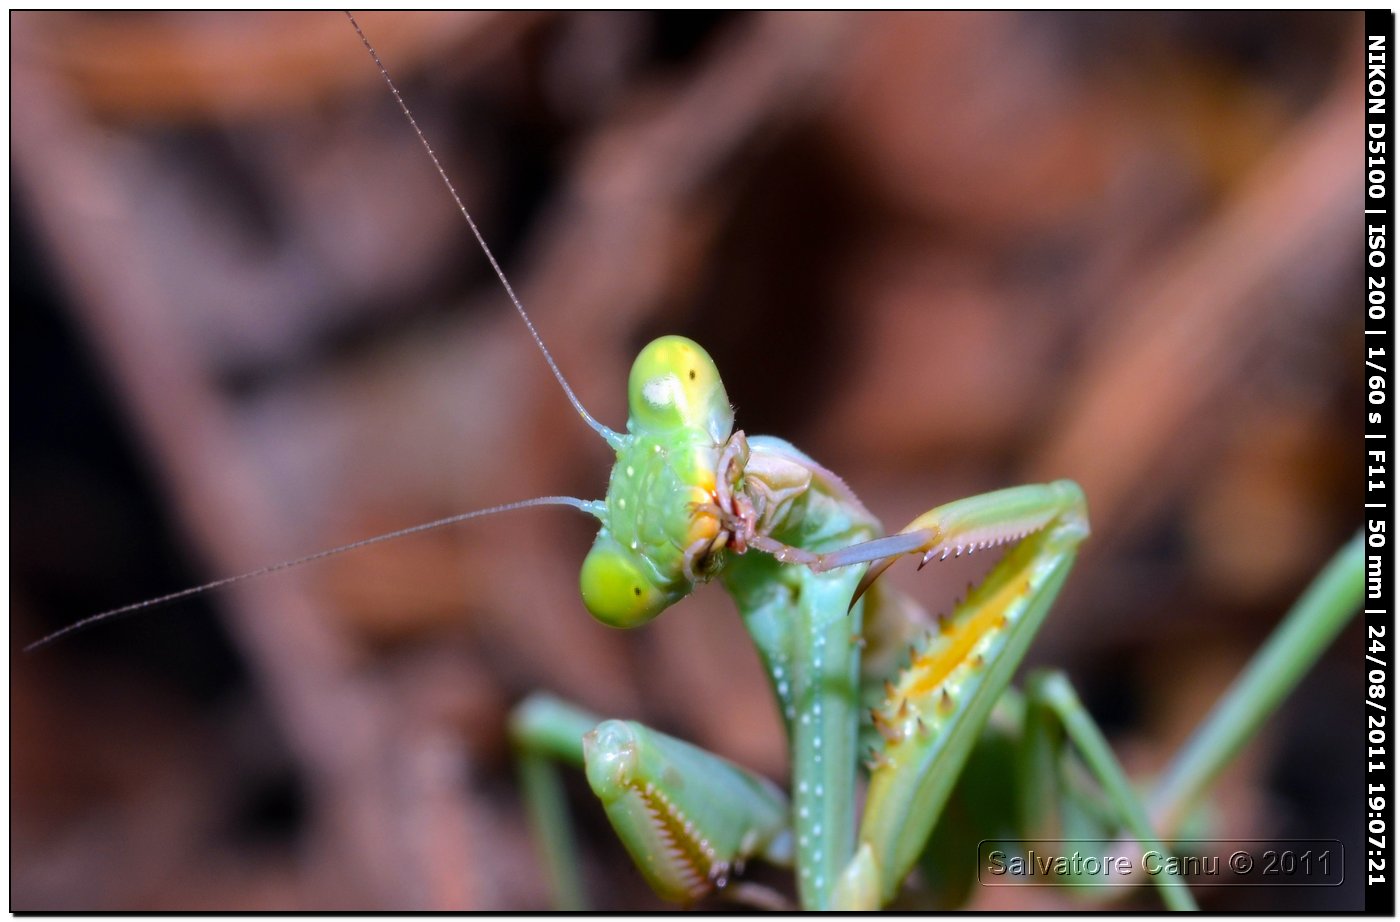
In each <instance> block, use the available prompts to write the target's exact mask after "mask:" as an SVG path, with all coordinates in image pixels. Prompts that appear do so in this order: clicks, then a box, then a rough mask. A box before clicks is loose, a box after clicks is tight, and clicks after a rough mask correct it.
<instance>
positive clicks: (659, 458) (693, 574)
mask: <svg viewBox="0 0 1400 922" xmlns="http://www.w3.org/2000/svg"><path fill="white" fill-rule="evenodd" d="M627 406H628V415H627V434H626V435H624V436H622V437H621V439H620V444H619V445H618V448H617V463H616V464H615V465H614V466H613V471H612V477H611V478H610V480H609V481H608V495H607V499H606V500H605V503H606V507H607V509H606V515H605V516H604V519H603V527H602V529H601V530H600V531H599V532H598V537H597V539H596V540H595V541H594V542H593V549H592V550H591V551H589V553H588V556H587V558H585V559H584V562H583V570H582V572H581V573H580V574H579V589H580V590H581V592H582V594H583V602H584V605H585V606H587V608H588V610H589V612H591V613H592V614H593V617H595V618H597V619H598V620H599V621H602V622H603V623H604V624H608V625H611V626H612V627H636V626H637V625H640V624H644V623H646V622H647V621H650V620H651V619H652V618H654V617H656V616H657V615H658V614H660V613H661V612H662V611H664V610H665V609H666V608H667V607H669V606H671V605H673V604H674V603H676V602H678V601H680V600H681V599H682V598H684V597H685V596H686V595H687V594H688V593H689V592H690V590H691V589H693V588H694V586H695V582H696V581H697V580H701V579H706V578H708V577H709V576H712V575H713V574H714V572H715V571H716V569H717V568H718V566H719V562H720V561H719V554H718V551H719V550H721V549H722V547H723V546H724V543H725V535H726V531H725V529H724V527H723V517H722V514H721V511H720V506H719V505H718V504H717V500H716V481H717V474H716V471H717V469H718V467H719V459H720V455H721V453H722V451H723V449H724V446H725V444H726V442H727V441H728V440H729V437H730V431H731V430H732V429H733V426H734V410H733V408H731V407H730V405H729V397H728V396H727V395H726V394H725V391H724V384H723V383H722V382H721V381H720V378H719V370H718V369H717V368H715V363H714V360H713V359H711V358H710V356H709V353H707V352H706V351H705V350H704V349H703V348H701V347H700V345H699V344H698V343H695V342H693V341H691V340H689V339H686V338H685V337H683V336H663V337H661V338H660V339H657V340H653V341H652V342H651V343H649V344H648V345H647V346H646V348H644V349H643V350H642V351H641V354H639V355H638V356H637V360H636V361H635V362H634V363H633V364H632V373H631V375H630V377H629V378H628V383H627Z"/></svg>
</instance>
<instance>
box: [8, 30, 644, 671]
mask: <svg viewBox="0 0 1400 922" xmlns="http://www.w3.org/2000/svg"><path fill="white" fill-rule="evenodd" d="M345 16H346V18H347V19H349V20H350V25H351V26H353V27H354V29H355V34H356V35H358V36H359V37H360V42H361V43H362V44H363V45H364V46H365V50H367V51H368V52H369V54H370V57H371V58H373V59H374V63H375V66H376V67H378V68H379V73H380V76H382V77H383V78H384V82H385V83H386V84H387V85H388V87H389V91H390V92H392V93H393V94H394V101H395V102H397V103H398V105H399V110H400V111H401V112H403V115H404V118H406V119H407V120H408V124H409V125H410V126H411V127H412V128H413V133H414V134H415V135H417V136H418V142H419V143H420V144H422V145H423V150H425V151H427V153H428V157H429V159H430V160H432V162H433V168H434V169H436V170H437V174H438V176H439V177H441V179H442V182H443V185H445V186H446V187H447V191H448V193H449V194H450V195H451V196H452V201H453V202H455V203H456V205H457V210H458V211H460V212H461V213H462V217H463V218H465V219H466V222H467V227H469V228H471V232H472V236H474V237H475V238H476V242H477V244H478V245H479V246H480V247H481V251H482V252H483V253H485V254H486V259H487V261H488V262H490V263H491V268H492V270H494V271H495V273H496V278H497V279H499V280H500V282H501V287H503V288H504V289H505V291H506V295H507V296H509V298H510V303H511V304H513V305H514V306H515V312H516V313H517V314H519V315H520V319H521V320H522V321H524V323H525V328H526V329H527V330H529V331H530V337H531V338H532V339H534V341H535V345H536V346H537V347H538V348H539V350H540V354H541V355H543V356H544V360H545V362H546V363H548V365H549V370H550V371H551V372H553V373H554V380H556V381H558V382H559V386H560V387H561V388H562V389H563V391H564V396H566V397H568V398H569V403H570V404H572V405H573V408H574V409H575V410H576V411H578V414H579V416H581V417H583V421H584V422H585V423H587V424H588V425H589V427H590V428H591V429H592V430H593V431H594V432H596V433H598V434H599V435H600V436H602V437H603V439H604V440H605V441H606V442H607V443H608V444H609V445H610V446H611V447H612V448H613V449H617V448H619V447H620V446H621V445H622V443H623V441H624V439H625V437H624V436H623V435H622V434H621V433H618V432H616V431H614V430H612V429H609V428H608V427H607V426H604V425H603V424H602V423H600V422H598V421H597V420H596V419H594V418H593V415H592V414H591V413H589V412H588V410H586V409H585V408H584V406H583V404H582V403H581V402H580V401H579V399H578V397H577V395H575V394H574V390H573V388H571V387H570V386H569V382H568V381H567V380H566V379H565V378H564V373H563V372H561V371H560V370H559V366H558V365H557V364H555V361H554V356H553V355H552V354H551V353H550V351H549V348H548V347H547V346H545V344H544V339H542V338H541V337H540V334H539V331H538V330H536V329H535V324H534V322H533V321H531V320H530V315H529V314H527V313H526V312H525V305H524V304H522V303H521V301H520V298H519V297H518V296H517V295H516V293H515V289H514V288H512V287H511V284H510V280H509V279H507V278H506V274H505V271H504V270H503V269H502V268H501V265H500V263H498V262H497V261H496V256H495V254H494V253H492V252H491V247H489V246H488V245H487V243H486V238H485V237H484V236H482V233H481V230H480V229H479V228H477V226H476V221H474V220H473V219H472V216H471V212H469V211H467V206H466V205H465V204H463V203H462V197H461V196H460V195H458V194H457V188H456V186H454V185H453V184H452V180H451V178H449V177H448V175H447V171H446V170H445V169H443V166H442V162H441V161H440V160H439V159H438V155H437V152H436V151H434V150H433V146H432V145H431V144H429V143H428V138H427V135H425V134H424V133H423V129H421V128H419V127H418V121H417V119H415V118H414V117H413V113H412V111H410V110H409V108H408V104H407V103H405V102H404V100H403V96H402V95H401V94H400V93H399V88H398V87H397V86H396V85H395V84H394V80H393V78H392V77H390V76H389V70H388V68H386V67H385V66H384V62H383V61H382V60H380V58H379V52H377V51H375V49H374V46H373V45H372V44H370V41H369V39H368V38H367V37H366V36H365V33H364V30H363V29H361V28H360V24H359V23H358V22H356V21H355V16H354V14H353V13H351V12H350V11H349V10H346V11H345ZM535 506H572V507H573V508H575V509H578V510H580V511H582V512H586V513H589V514H590V515H593V516H596V517H598V518H602V517H603V515H604V514H605V512H606V509H605V507H604V504H603V503H602V501H600V500H583V499H578V498H576V497H573V496H541V497H537V498H535V499H527V500H521V501H519V502H514V503H505V504H504V505H500V506H491V507H490V508H487V509H477V510H474V511H472V512H463V513H459V514H457V515H450V516H447V517H446V518H442V519H437V520H435V521H432V522H425V523H424V524H422V525H413V526H410V527H408V528H401V529H399V530H397V531H391V532H387V533H385V534H382V535H375V536H374V537H371V538H362V539H361V540H359V541H352V542H351V543H349V544H342V545H340V546H339V547H333V548H330V549H328V550H324V551H317V552H316V553H314V554H307V555H306V556H305V557H297V558H295V559H293V560H284V561H282V562H281V563H275V564H270V565H269V566H265V567H259V568H258V569H256V570H250V571H248V572H247V573H240V574H238V575H237V576H226V577H224V578H223V579H216V580H213V581H212V582H208V583H203V584H201V585H198V586H191V587H190V588H188V589H181V590H180V591H179V592H172V593H169V594H168V595H162V596H157V597H156V598H154V599H147V600H146V601H144V602H135V603H133V604H131V605H123V606H121V607H119V608H112V609H108V610H107V611H102V612H98V613H97V614H95V615H88V616H87V617H86V618H83V619H81V620H79V621H75V622H73V623H72V624H70V625H68V626H67V627H63V628H59V629H58V630H56V631H54V632H53V633H51V634H46V635H45V636H43V637H41V638H39V639H38V640H36V641H34V642H33V643H31V644H28V645H27V646H26V647H25V648H24V651H25V652H26V653H31V652H33V651H35V650H38V649H39V648H41V647H46V646H48V645H49V644H51V643H53V642H54V641H56V640H58V639H59V638H61V637H64V636H66V635H68V634H71V633H73V632H74V631H79V630H83V629H85V628H88V627H91V626H92V625H94V624H98V623H100V622H103V621H107V620H110V619H112V618H117V617H120V616H122V615H128V614H131V613H133V612H137V611H141V610H143V609H147V608H155V607H158V606H161V605H167V604H169V603H171V602H178V601H180V600H181V599H187V598H190V597H191V596H196V595H199V594H201V593H205V592H210V591H212V590H214V589H222V588H223V587H225V586H231V585H233V584H234V583H241V582H244V581H245V580H250V579H256V578H258V577H260V576H267V575H268V574H270V573H276V572H278V571H280V570H289V569H291V568H292V567H298V566H301V565H302V564H305V563H312V562H313V561H317V560H324V559H325V558H327V557H334V556H336V555H337V554H344V553H345V552H346V551H353V550H358V549H359V548H362V547H367V546H369V545H371V544H379V543H380V542H383V541H389V540H392V539H394V538H402V537H405V536H407V535H415V534H418V533H419V532H425V531H431V530H433V529H436V528H444V527H446V526H448V525H456V524H457V523H459V522H465V521H467V520H468V519H475V518H481V517H483V516H488V515H495V514H496V513H499V512H511V511H513V510H516V509H528V508H532V507H535Z"/></svg>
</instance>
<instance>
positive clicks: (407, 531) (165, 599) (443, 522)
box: [24, 496, 604, 653]
mask: <svg viewBox="0 0 1400 922" xmlns="http://www.w3.org/2000/svg"><path fill="white" fill-rule="evenodd" d="M535 506H572V507H573V508H575V509H578V510H580V511H582V512H587V513H589V514H590V515H595V516H601V515H602V514H603V511H604V509H603V503H602V502H601V501H598V500H585V499H576V498H575V497H572V496H539V497H536V498H535V499H523V500H520V501H519V502H514V503H505V504H503V505H500V506H491V507H489V508H486V509H475V510H473V511H471V512H461V513H458V514H457V515H449V516H447V517H446V518H443V519H435V520H434V521H432V522H424V523H423V524H422V525H412V526H409V527H408V528H400V529H399V530H398V531H391V532H386V533H385V534H382V535H375V536H374V537H372V538H361V539H360V540H359V541H351V542H350V543H349V544H342V545H340V546H339V547H333V548H329V549H327V550H324V551H317V552H316V553H314V554H307V555H306V556H305V557H297V558H294V559H292V560H284V561H282V562H281V563H274V564H269V565H268V566H266V567H259V568H258V569H256V570H249V571H248V572H247V573H240V574H238V575H237V576H225V577H224V578H223V579H216V580H214V581H213V582H209V583H203V584H201V585H198V586H191V587H190V588H189V589H181V590H180V591H179V592H172V593H170V594H168V595H162V596H157V597H155V598H154V599H147V600H146V601H144V602H133V603H132V604H130V605H123V606H121V607H120V608H109V609H108V610H107V611H100V612H98V613H97V614H95V615H88V616H87V617H86V618H83V619H82V620H81V621H74V622H73V623H72V624H70V625H68V626H67V627H62V628H59V629H58V630H56V631H54V632H53V633H52V634H46V635H44V636H43V637H41V638H39V639H38V640H36V641H34V642H33V643H31V644H29V645H27V646H26V647H25V648H24V652H25V653H32V652H33V651H35V650H38V649H39V648H40V647H46V646H48V645H49V644H51V643H53V642H54V641H55V640H58V639H59V638H60V637H63V636H64V635H67V634H71V633H73V632H74V631H79V630H82V629H84V628H87V627H91V626H92V625H94V624H97V623H98V622H100V621H106V620H108V619H110V618H116V617H120V616H121V615H129V614H131V613H132V612H136V611H140V610H141V609H143V608H155V607H157V606H160V605H167V604H169V603H171V602H178V601H180V600H181V599H188V598H189V597H191V596H196V595H199V594H200V593H202V592H209V591H211V590H214V589H222V588H223V587H224V586H231V585H233V584H234V583H241V582H243V581H245V580H250V579H256V578H257V577H259V576H267V575H268V574H269V573H276V572H277V571H279V570H290V569H291V568H292V567H299V566H301V565H302V564H304V563H311V562H312V561H315V560H325V559H326V558H327V557H334V556H336V555H337V554H344V553H345V552H346V551H353V550H357V549H359V548H362V547H368V546H369V545H371V544H379V543H380V542H381V541H389V540H391V539H393V538H403V537H406V536H408V535H416V534H418V533H419V532H424V531H432V530H433V529H435V528H445V527H446V526H448V525H456V524H457V523H458V522H465V521H467V520H468V519H478V518H481V517H483V516H488V515H495V514H496V513H498V512H511V511H513V510H516V509H529V508H532V507H535Z"/></svg>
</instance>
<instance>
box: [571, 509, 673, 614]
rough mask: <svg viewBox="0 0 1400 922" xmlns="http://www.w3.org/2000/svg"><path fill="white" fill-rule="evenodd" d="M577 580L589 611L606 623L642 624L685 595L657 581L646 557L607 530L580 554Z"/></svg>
mask: <svg viewBox="0 0 1400 922" xmlns="http://www.w3.org/2000/svg"><path fill="white" fill-rule="evenodd" d="M578 582H579V591H580V592H581V593H582V594H583V604H584V605H585V606H586V607H587V608H588V611H589V613H590V614H592V615H593V617H595V618H597V619H598V620H599V621H601V622H603V623H604V624H606V625H608V626H609V627H619V628H628V627H637V626H638V625H642V624H645V623H646V622H648V621H650V620H651V619H652V618H655V617H656V616H657V615H659V614H661V612H663V611H665V610H666V609H667V608H668V607H670V606H671V605H672V604H674V603H675V602H678V601H680V599H681V597H682V596H683V595H685V593H684V592H677V591H675V590H668V589H666V588H663V587H662V586H660V585H658V584H657V582H658V581H657V578H656V576H655V575H654V574H652V572H651V570H650V568H649V567H648V566H647V564H646V561H644V560H643V559H642V558H641V557H640V556H639V555H637V554H634V553H632V552H631V551H629V550H627V549H626V548H624V547H623V546H622V545H620V544H618V543H617V542H616V541H615V540H613V538H612V536H611V535H609V534H608V533H607V532H600V533H599V535H598V539H597V540H596V541H595V542H594V543H593V549H592V550H591V551H589V552H588V556H587V557H585V558H584V560H583V569H582V570H581V571H580V572H579V581H578Z"/></svg>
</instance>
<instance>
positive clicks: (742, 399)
mask: <svg viewBox="0 0 1400 922" xmlns="http://www.w3.org/2000/svg"><path fill="white" fill-rule="evenodd" d="M736 400H738V402H739V403H741V406H742V404H745V403H748V402H750V400H753V397H752V396H748V395H746V396H736ZM599 416H602V413H599ZM609 418H617V414H616V413H615V414H610V417H609ZM1065 473H1072V471H1065ZM1011 481H1012V480H1008V481H1007V483H1011ZM497 495H498V494H497ZM589 495H594V494H589ZM925 495H927V491H925ZM910 509H911V508H910ZM501 527H503V529H504V527H507V526H505V525H503V526H501ZM312 546H315V544H312ZM269 555H273V557H274V555H276V554H274V553H272V554H270V553H269V551H262V553H260V555H259V560H266V558H267V557H269ZM556 614H557V613H556Z"/></svg>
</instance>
